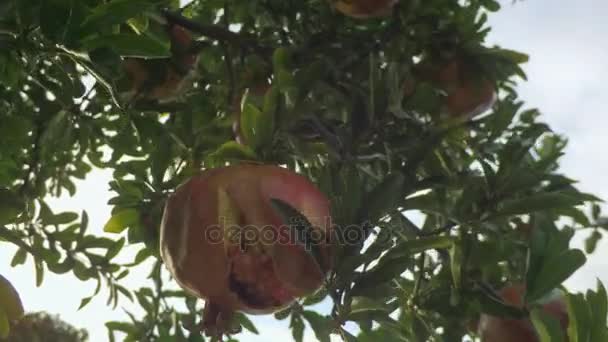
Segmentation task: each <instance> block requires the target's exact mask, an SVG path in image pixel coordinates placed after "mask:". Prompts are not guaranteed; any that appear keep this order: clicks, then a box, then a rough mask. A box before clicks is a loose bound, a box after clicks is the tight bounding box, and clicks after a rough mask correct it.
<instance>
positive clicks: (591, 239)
mask: <svg viewBox="0 0 608 342" xmlns="http://www.w3.org/2000/svg"><path fill="white" fill-rule="evenodd" d="M601 239H602V234H601V233H600V232H598V231H597V230H594V231H593V232H592V233H591V235H589V236H588V237H587V238H586V239H585V253H587V254H591V253H593V252H595V248H596V247H597V244H598V242H599V241H600V240H601Z"/></svg>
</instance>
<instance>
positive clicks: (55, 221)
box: [44, 212, 78, 225]
mask: <svg viewBox="0 0 608 342" xmlns="http://www.w3.org/2000/svg"><path fill="white" fill-rule="evenodd" d="M77 219H78V214H77V213H72V212H64V213H60V214H56V215H53V216H52V217H49V218H48V219H47V220H46V221H44V223H46V224H49V225H60V224H67V223H70V222H73V221H76V220H77Z"/></svg>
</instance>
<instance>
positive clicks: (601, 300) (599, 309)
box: [586, 280, 608, 341]
mask: <svg viewBox="0 0 608 342" xmlns="http://www.w3.org/2000/svg"><path fill="white" fill-rule="evenodd" d="M586 300H587V304H588V305H589V309H590V312H591V323H590V326H591V329H590V332H589V341H605V338H604V337H608V327H606V319H605V318H606V317H608V297H607V295H606V289H605V288H604V285H603V284H602V283H601V281H599V280H598V281H597V291H596V292H594V291H592V290H588V291H587V297H586Z"/></svg>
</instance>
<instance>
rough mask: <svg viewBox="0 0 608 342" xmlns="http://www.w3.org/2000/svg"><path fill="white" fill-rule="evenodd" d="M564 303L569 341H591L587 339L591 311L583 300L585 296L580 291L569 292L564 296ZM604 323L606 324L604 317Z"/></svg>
mask: <svg viewBox="0 0 608 342" xmlns="http://www.w3.org/2000/svg"><path fill="white" fill-rule="evenodd" d="M566 303H567V304H568V322H569V323H568V337H569V338H570V341H569V342H592V341H589V335H590V328H591V312H590V310H589V307H588V306H587V303H586V302H585V297H584V296H583V295H582V294H580V293H579V294H572V293H569V294H568V295H567V297H566ZM604 324H606V322H605V318H604ZM593 342H595V341H593Z"/></svg>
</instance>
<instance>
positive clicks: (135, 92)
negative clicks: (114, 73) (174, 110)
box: [122, 25, 199, 102]
mask: <svg viewBox="0 0 608 342" xmlns="http://www.w3.org/2000/svg"><path fill="white" fill-rule="evenodd" d="M168 31H169V37H170V40H171V57H170V58H164V59H142V58H126V59H125V60H124V61H123V63H122V67H123V69H124V71H125V73H126V76H127V79H128V82H129V86H130V89H129V92H128V93H127V94H126V97H127V98H130V99H132V98H139V99H145V100H157V101H159V102H162V101H167V100H171V99H172V98H174V97H175V96H176V95H177V94H179V93H180V92H181V91H182V90H183V89H184V87H185V85H186V83H187V82H186V80H187V78H188V76H189V75H190V74H191V73H192V71H193V70H194V69H195V67H196V64H197V63H198V58H199V56H198V47H197V46H195V44H194V40H193V38H192V34H191V33H190V32H189V31H188V30H186V29H185V28H183V27H181V26H179V25H172V26H170V27H168Z"/></svg>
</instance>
